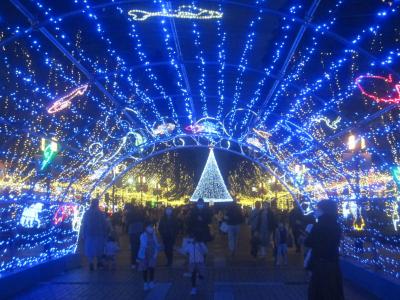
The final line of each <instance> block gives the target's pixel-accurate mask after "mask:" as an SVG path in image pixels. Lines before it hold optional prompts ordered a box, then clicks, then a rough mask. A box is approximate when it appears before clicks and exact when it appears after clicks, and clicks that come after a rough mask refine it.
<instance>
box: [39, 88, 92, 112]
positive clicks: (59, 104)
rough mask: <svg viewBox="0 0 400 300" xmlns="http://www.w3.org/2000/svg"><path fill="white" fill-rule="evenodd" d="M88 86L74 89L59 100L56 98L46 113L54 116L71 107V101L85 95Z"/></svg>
mask: <svg viewBox="0 0 400 300" xmlns="http://www.w3.org/2000/svg"><path fill="white" fill-rule="evenodd" d="M88 87H89V85H88V84H83V85H81V86H79V87H77V88H75V89H73V90H72V91H71V92H69V93H68V94H67V95H65V96H62V97H61V98H58V99H57V100H56V101H55V102H53V104H52V105H51V106H50V107H49V108H48V109H47V112H48V113H49V114H55V113H58V112H60V111H62V110H64V109H66V108H68V107H70V106H71V104H72V100H73V99H74V98H76V97H78V96H82V95H83V94H85V92H86V90H87V89H88Z"/></svg>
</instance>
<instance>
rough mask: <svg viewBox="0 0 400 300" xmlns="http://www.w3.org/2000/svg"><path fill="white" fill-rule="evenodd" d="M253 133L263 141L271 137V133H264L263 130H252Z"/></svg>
mask: <svg viewBox="0 0 400 300" xmlns="http://www.w3.org/2000/svg"><path fill="white" fill-rule="evenodd" d="M253 131H254V132H255V133H256V134H257V135H258V136H260V137H262V138H263V139H269V138H270V137H271V136H272V134H271V133H269V132H267V131H264V130H259V129H256V128H253Z"/></svg>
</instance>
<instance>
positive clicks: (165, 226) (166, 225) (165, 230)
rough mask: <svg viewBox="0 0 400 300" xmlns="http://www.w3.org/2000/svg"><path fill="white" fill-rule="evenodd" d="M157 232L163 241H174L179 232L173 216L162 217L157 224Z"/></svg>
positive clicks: (176, 221) (176, 220)
mask: <svg viewBox="0 0 400 300" xmlns="http://www.w3.org/2000/svg"><path fill="white" fill-rule="evenodd" d="M158 231H159V232H160V235H161V237H162V238H163V239H172V240H175V238H176V236H177V235H178V232H179V221H178V219H177V218H176V217H175V216H173V215H172V216H167V215H164V216H163V217H162V218H161V220H160V223H159V224H158Z"/></svg>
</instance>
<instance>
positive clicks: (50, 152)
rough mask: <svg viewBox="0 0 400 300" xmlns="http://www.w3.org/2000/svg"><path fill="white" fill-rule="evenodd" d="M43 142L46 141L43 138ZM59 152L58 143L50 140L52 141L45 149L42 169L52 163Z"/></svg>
mask: <svg viewBox="0 0 400 300" xmlns="http://www.w3.org/2000/svg"><path fill="white" fill-rule="evenodd" d="M43 143H44V142H43V140H42V145H43ZM42 148H43V146H42ZM57 152H58V144H57V143H56V142H54V141H50V143H49V144H48V145H47V146H46V147H45V148H44V150H43V160H42V164H41V166H40V170H41V171H43V170H44V169H46V168H47V167H48V166H49V165H50V164H51V162H52V161H53V160H54V158H55V157H56V156H57Z"/></svg>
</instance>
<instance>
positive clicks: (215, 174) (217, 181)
mask: <svg viewBox="0 0 400 300" xmlns="http://www.w3.org/2000/svg"><path fill="white" fill-rule="evenodd" d="M199 198H203V199H204V201H205V202H230V201H233V199H232V197H231V195H230V194H229V192H228V189H227V188H226V185H225V182H224V179H223V178H222V175H221V172H220V170H219V168H218V164H217V161H216V159H215V156H214V151H213V149H211V150H210V154H209V155H208V159H207V163H206V165H205V167H204V170H203V173H202V174H201V177H200V180H199V183H198V184H197V187H196V189H195V191H194V193H193V195H192V197H191V198H190V201H197V200H198V199H199Z"/></svg>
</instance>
